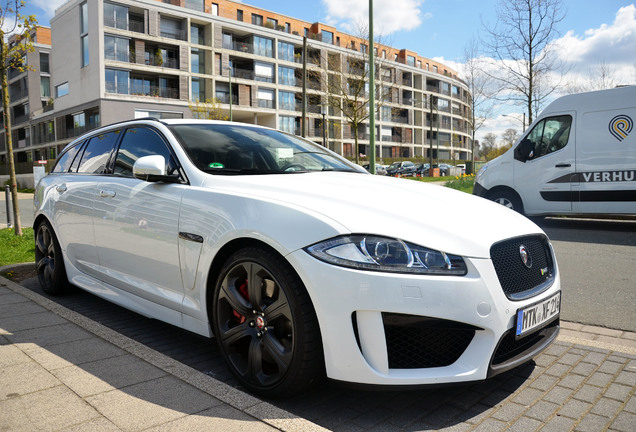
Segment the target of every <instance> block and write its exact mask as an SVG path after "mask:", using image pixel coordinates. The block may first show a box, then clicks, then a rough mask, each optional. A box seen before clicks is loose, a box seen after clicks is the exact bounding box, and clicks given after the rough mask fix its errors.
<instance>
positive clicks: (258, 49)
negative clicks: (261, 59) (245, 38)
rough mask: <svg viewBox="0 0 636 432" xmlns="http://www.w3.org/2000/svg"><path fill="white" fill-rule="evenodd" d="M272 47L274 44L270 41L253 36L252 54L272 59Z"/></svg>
mask: <svg viewBox="0 0 636 432" xmlns="http://www.w3.org/2000/svg"><path fill="white" fill-rule="evenodd" d="M273 46H274V42H273V41H272V40H271V39H267V38H262V37H260V36H254V54H256V55H260V56H265V57H273V56H274V50H273Z"/></svg>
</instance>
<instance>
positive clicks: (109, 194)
mask: <svg viewBox="0 0 636 432" xmlns="http://www.w3.org/2000/svg"><path fill="white" fill-rule="evenodd" d="M115 195H117V194H116V193H115V191H112V190H100V191H99V197H100V198H114V197H115Z"/></svg>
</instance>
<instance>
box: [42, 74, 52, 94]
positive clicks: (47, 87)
mask: <svg viewBox="0 0 636 432" xmlns="http://www.w3.org/2000/svg"><path fill="white" fill-rule="evenodd" d="M40 96H41V97H43V98H50V97H51V77H47V76H41V77H40Z"/></svg>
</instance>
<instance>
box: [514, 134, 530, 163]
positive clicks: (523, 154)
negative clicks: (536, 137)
mask: <svg viewBox="0 0 636 432" xmlns="http://www.w3.org/2000/svg"><path fill="white" fill-rule="evenodd" d="M533 156H534V144H533V143H532V141H530V140H529V139H527V138H526V139H524V140H522V141H521V142H520V143H519V145H518V146H517V147H516V148H515V159H516V160H518V161H520V162H526V161H527V160H529V159H532V157H533Z"/></svg>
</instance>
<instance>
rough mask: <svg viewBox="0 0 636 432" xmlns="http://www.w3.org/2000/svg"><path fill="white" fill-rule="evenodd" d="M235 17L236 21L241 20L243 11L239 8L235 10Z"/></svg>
mask: <svg viewBox="0 0 636 432" xmlns="http://www.w3.org/2000/svg"><path fill="white" fill-rule="evenodd" d="M236 19H237V21H243V11H242V10H241V9H237V10H236Z"/></svg>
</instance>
